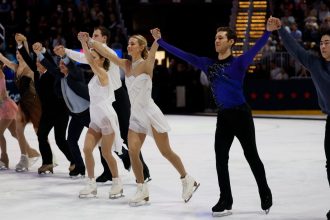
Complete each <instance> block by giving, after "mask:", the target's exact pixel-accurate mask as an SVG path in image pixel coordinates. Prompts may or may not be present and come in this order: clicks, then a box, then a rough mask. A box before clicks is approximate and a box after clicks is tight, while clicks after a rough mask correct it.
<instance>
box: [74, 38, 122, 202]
mask: <svg viewBox="0 0 330 220" xmlns="http://www.w3.org/2000/svg"><path fill="white" fill-rule="evenodd" d="M78 39H79V40H80V42H81V45H82V48H83V50H84V51H85V56H86V59H87V61H88V64H89V65H90V67H91V69H92V71H93V73H94V76H93V78H92V79H91V80H90V82H89V83H88V89H89V96H90V107H89V108H90V117H91V122H90V124H89V128H88V131H87V134H86V137H85V143H84V154H85V162H86V168H87V173H88V181H87V185H86V187H85V188H84V189H82V190H81V191H80V192H79V196H80V197H85V196H90V195H94V196H95V195H96V194H97V189H96V182H95V176H94V166H95V163H94V157H93V150H94V148H95V147H96V145H97V143H98V142H99V141H100V142H101V151H102V155H103V157H104V158H105V160H106V161H107V164H108V166H109V169H110V171H111V173H112V186H111V189H110V193H109V197H110V198H117V197H120V196H122V193H123V184H122V182H121V180H120V178H119V174H118V167H117V162H116V160H115V158H114V157H113V155H112V153H111V150H113V151H116V152H118V153H119V154H121V153H122V152H121V149H122V145H123V140H122V139H121V137H120V130H119V123H118V118H117V114H116V112H115V110H114V109H113V107H112V102H114V101H115V98H114V97H115V96H114V89H113V87H112V83H110V78H109V76H108V74H107V72H106V71H107V69H108V68H109V60H107V59H105V58H104V57H102V56H100V54H98V53H97V52H95V51H94V50H91V51H90V50H89V48H88V45H87V41H88V36H86V35H83V34H79V35H78Z"/></svg>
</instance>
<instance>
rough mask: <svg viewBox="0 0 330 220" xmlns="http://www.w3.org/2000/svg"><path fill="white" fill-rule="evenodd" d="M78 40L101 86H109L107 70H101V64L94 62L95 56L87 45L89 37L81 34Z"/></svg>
mask: <svg viewBox="0 0 330 220" xmlns="http://www.w3.org/2000/svg"><path fill="white" fill-rule="evenodd" d="M78 39H79V41H80V43H81V45H82V48H83V49H84V52H85V56H86V59H87V62H88V64H89V65H90V67H91V68H92V71H93V73H94V74H95V75H97V77H98V78H99V80H100V82H101V84H102V85H103V86H104V85H108V83H109V77H108V74H107V72H106V71H105V69H103V68H101V67H100V66H99V64H98V63H97V62H96V61H95V60H94V58H93V55H92V53H91V51H90V50H89V47H88V45H87V42H88V40H89V36H88V34H86V33H82V32H81V33H79V34H78Z"/></svg>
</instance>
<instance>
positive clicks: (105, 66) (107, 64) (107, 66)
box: [91, 49, 110, 71]
mask: <svg viewBox="0 0 330 220" xmlns="http://www.w3.org/2000/svg"><path fill="white" fill-rule="evenodd" d="M91 51H94V52H95V53H97V54H98V55H99V56H100V58H103V59H104V62H103V68H104V69H105V70H106V71H108V70H109V67H110V60H108V59H107V58H105V57H104V56H102V55H101V54H100V53H99V52H97V51H96V50H94V49H91Z"/></svg>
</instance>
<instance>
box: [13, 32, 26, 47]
mask: <svg viewBox="0 0 330 220" xmlns="http://www.w3.org/2000/svg"><path fill="white" fill-rule="evenodd" d="M15 40H16V43H17V44H18V45H20V44H22V43H23V42H24V41H26V37H25V36H24V35H23V34H20V33H16V34H15Z"/></svg>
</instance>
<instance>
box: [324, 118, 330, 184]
mask: <svg viewBox="0 0 330 220" xmlns="http://www.w3.org/2000/svg"><path fill="white" fill-rule="evenodd" d="M324 150H325V157H326V159H327V161H326V169H327V174H328V182H329V186H330V167H329V166H330V116H329V115H328V117H327V121H326V124H325V138H324Z"/></svg>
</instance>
